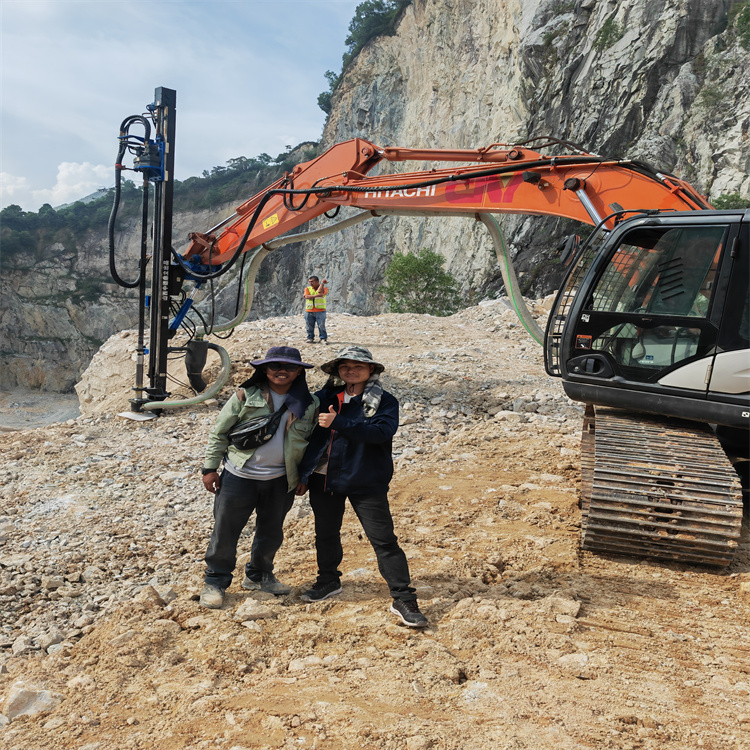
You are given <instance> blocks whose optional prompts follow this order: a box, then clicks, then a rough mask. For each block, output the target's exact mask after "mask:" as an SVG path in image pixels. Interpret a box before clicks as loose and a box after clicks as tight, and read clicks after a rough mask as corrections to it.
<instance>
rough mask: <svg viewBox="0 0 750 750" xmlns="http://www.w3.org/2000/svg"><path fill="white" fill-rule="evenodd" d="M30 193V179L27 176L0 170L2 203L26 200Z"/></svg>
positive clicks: (4, 204) (0, 196)
mask: <svg viewBox="0 0 750 750" xmlns="http://www.w3.org/2000/svg"><path fill="white" fill-rule="evenodd" d="M28 195H29V181H28V180H27V179H26V178H25V177H16V176H15V175H12V174H10V173H9V172H0V205H3V206H7V205H8V204H9V203H16V204H20V201H25V200H26V199H27V198H28ZM21 208H23V206H21Z"/></svg>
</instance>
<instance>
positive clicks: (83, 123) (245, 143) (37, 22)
mask: <svg viewBox="0 0 750 750" xmlns="http://www.w3.org/2000/svg"><path fill="white" fill-rule="evenodd" d="M359 2H361V0H271V1H263V0H193V1H191V0H148V1H146V2H143V1H142V0H96V1H92V0H0V174H1V178H0V208H3V207H5V206H7V205H9V204H17V205H19V206H21V208H23V209H24V210H26V211H37V210H38V209H39V207H40V206H42V205H43V204H45V203H49V204H50V205H52V206H53V207H55V206H59V205H62V204H65V203H70V202H72V201H75V200H77V199H79V198H83V197H85V196H87V195H90V194H91V193H93V192H94V191H96V190H97V189H99V188H102V187H104V188H106V187H111V186H112V185H113V184H114V163H115V159H116V156H117V148H118V141H117V136H118V134H119V129H120V124H121V123H122V121H123V120H124V119H125V118H126V117H128V116H129V115H138V114H143V113H144V112H145V111H146V106H147V105H148V104H150V103H151V102H153V101H154V91H155V89H157V88H159V87H165V88H170V89H175V90H176V91H177V107H176V143H175V178H176V179H177V180H185V179H187V178H188V177H191V176H193V175H200V174H201V173H202V172H203V171H204V170H206V169H208V170H210V169H211V168H212V167H214V166H220V165H221V166H223V165H225V164H226V162H227V161H228V160H229V159H232V158H236V157H238V156H246V157H248V158H251V157H255V156H258V155H259V154H261V153H267V154H270V155H271V156H273V157H275V156H277V155H278V154H280V153H283V152H284V151H285V150H286V147H287V146H292V147H293V146H296V145H297V144H299V143H302V142H303V141H317V140H318V139H319V138H320V136H321V134H322V130H323V125H324V122H325V114H324V113H323V111H322V110H321V109H320V108H319V107H318V104H317V99H318V95H319V94H320V93H321V92H323V91H326V90H328V82H327V81H326V79H325V72H326V71H327V70H333V71H334V72H335V73H337V74H338V73H339V72H340V71H341V57H342V55H343V53H344V52H345V50H346V45H345V44H344V40H345V39H346V37H347V34H348V27H349V22H350V21H351V19H352V17H353V16H354V11H355V9H356V7H357V5H358V4H359ZM131 132H132V133H134V134H136V135H142V130H141V129H140V128H139V127H137V126H136V127H134V128H133V129H132V131H131ZM152 137H153V131H152ZM129 158H131V159H132V157H129ZM126 163H132V161H131V162H126ZM125 175H126V176H128V177H131V178H132V177H133V175H132V173H127V172H126V173H125Z"/></svg>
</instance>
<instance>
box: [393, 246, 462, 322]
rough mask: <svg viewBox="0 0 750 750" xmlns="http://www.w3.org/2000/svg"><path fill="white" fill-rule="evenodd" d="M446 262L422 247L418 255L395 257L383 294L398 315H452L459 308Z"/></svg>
mask: <svg viewBox="0 0 750 750" xmlns="http://www.w3.org/2000/svg"><path fill="white" fill-rule="evenodd" d="M444 263H445V259H444V258H443V257H442V255H440V254H439V253H436V252H434V251H432V250H429V249H427V248H426V247H423V248H422V249H421V250H420V251H419V252H418V253H407V254H406V255H401V254H397V255H394V256H393V258H392V260H391V262H390V264H389V265H388V268H387V269H386V272H385V283H384V284H383V285H382V286H381V287H380V291H381V292H382V293H383V295H384V296H385V299H386V301H387V302H388V306H389V307H390V309H391V310H392V311H393V312H396V313H428V314H430V315H450V314H451V313H454V312H456V310H458V308H459V306H460V298H459V296H458V292H457V291H456V288H455V284H454V281H453V278H452V277H451V276H449V275H448V274H447V273H446V272H445V271H444V270H443V264H444Z"/></svg>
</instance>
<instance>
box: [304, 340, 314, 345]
mask: <svg viewBox="0 0 750 750" xmlns="http://www.w3.org/2000/svg"><path fill="white" fill-rule="evenodd" d="M306 343H308V344H314V343H315V339H307V341H306Z"/></svg>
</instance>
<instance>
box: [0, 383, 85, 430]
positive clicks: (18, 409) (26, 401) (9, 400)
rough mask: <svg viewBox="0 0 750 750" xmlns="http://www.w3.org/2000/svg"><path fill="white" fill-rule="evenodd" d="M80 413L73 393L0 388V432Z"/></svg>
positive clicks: (73, 416) (42, 424)
mask: <svg viewBox="0 0 750 750" xmlns="http://www.w3.org/2000/svg"><path fill="white" fill-rule="evenodd" d="M79 414H80V409H79V407H78V396H76V395H75V394H74V393H46V392H42V391H32V390H30V389H28V388H12V389H10V390H0V432H12V431H13V430H31V429H34V428H35V427H44V426H45V425H48V424H54V423H55V422H64V421H65V420H67V419H75V418H76V417H77V416H78V415H79Z"/></svg>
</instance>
